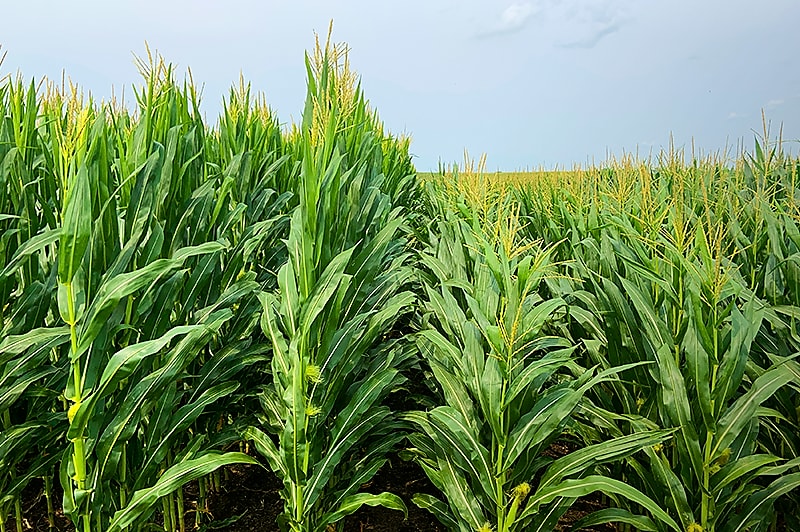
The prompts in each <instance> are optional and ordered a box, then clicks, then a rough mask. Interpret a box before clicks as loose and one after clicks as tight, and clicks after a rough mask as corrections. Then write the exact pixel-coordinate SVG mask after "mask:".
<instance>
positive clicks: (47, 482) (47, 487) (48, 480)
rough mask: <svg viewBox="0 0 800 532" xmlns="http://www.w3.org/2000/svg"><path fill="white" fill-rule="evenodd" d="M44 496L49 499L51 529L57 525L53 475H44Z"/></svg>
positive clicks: (48, 513)
mask: <svg viewBox="0 0 800 532" xmlns="http://www.w3.org/2000/svg"><path fill="white" fill-rule="evenodd" d="M44 496H45V498H46V499H47V524H48V526H49V527H50V529H54V528H55V527H56V511H55V509H54V508H53V477H51V476H50V475H46V476H45V477H44Z"/></svg>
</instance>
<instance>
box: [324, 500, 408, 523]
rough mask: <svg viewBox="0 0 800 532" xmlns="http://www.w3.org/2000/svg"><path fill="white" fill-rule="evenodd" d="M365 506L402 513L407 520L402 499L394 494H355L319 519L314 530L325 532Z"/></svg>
mask: <svg viewBox="0 0 800 532" xmlns="http://www.w3.org/2000/svg"><path fill="white" fill-rule="evenodd" d="M365 504H366V505H367V506H383V507H384V508H389V509H390V510H397V511H400V512H403V515H405V516H406V518H408V509H407V508H406V505H405V503H404V502H403V499H401V498H400V497H398V496H397V495H395V494H394V493H388V492H383V493H378V494H372V493H357V494H355V495H351V496H349V497H347V498H346V499H345V500H344V501H342V504H341V505H340V506H339V508H338V509H337V510H336V511H335V512H332V513H329V514H326V515H324V516H322V518H321V519H320V524H319V525H318V526H317V528H316V529H315V530H316V532H322V531H324V530H326V529H327V528H328V526H329V525H331V524H333V523H337V522H339V521H340V520H341V519H342V518H344V517H346V516H348V515H350V514H352V513H355V512H356V511H358V509H359V508H361V507H362V506H364V505H365Z"/></svg>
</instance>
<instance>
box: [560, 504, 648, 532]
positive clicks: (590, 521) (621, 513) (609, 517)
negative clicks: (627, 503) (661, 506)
mask: <svg viewBox="0 0 800 532" xmlns="http://www.w3.org/2000/svg"><path fill="white" fill-rule="evenodd" d="M605 523H624V524H626V525H631V526H633V527H634V528H635V529H636V530H639V531H642V532H658V530H659V529H658V527H656V524H655V523H654V522H653V520H652V519H650V518H649V517H647V516H644V515H635V514H632V513H631V512H629V511H628V510H623V509H621V508H606V509H604V510H598V511H596V512H592V513H590V514H589V515H587V516H586V517H582V518H580V519H578V520H577V521H575V522H574V523H572V529H573V530H582V529H584V528H589V527H592V526H597V525H602V524H605Z"/></svg>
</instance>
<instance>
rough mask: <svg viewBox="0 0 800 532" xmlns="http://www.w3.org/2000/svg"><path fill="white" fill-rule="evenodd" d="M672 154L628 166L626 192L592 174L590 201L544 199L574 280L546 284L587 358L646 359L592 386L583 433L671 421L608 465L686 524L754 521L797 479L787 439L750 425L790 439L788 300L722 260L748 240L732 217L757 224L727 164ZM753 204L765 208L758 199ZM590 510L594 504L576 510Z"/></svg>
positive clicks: (749, 524)
mask: <svg viewBox="0 0 800 532" xmlns="http://www.w3.org/2000/svg"><path fill="white" fill-rule="evenodd" d="M676 166H677V165H674V164H673V165H671V167H667V168H662V169H661V170H660V171H659V172H657V173H655V178H654V179H653V178H652V176H651V177H645V178H643V179H641V180H640V181H639V183H640V185H638V186H639V187H640V188H639V189H638V190H637V189H636V188H635V187H634V192H633V193H626V194H616V193H614V191H611V190H609V189H608V188H605V189H603V187H602V186H601V187H600V188H601V189H603V190H604V192H605V194H607V196H606V198H605V200H603V201H601V202H600V204H599V205H593V206H590V207H586V208H584V207H583V206H582V205H581V204H580V202H577V203H572V204H571V205H564V204H561V208H560V210H559V211H558V212H560V213H561V215H562V216H563V217H564V218H563V224H564V225H563V226H562V228H563V229H562V230H563V233H562V234H563V237H566V238H567V239H568V240H569V241H570V242H572V244H573V246H574V248H573V249H574V250H575V257H576V259H577V260H575V262H574V263H573V267H572V276H573V277H574V278H577V279H580V280H582V281H583V286H582V288H584V289H585V290H575V287H574V286H572V285H571V283H570V282H565V281H564V282H560V283H552V284H553V286H554V290H555V291H556V293H564V294H566V295H565V297H568V298H569V299H570V300H571V301H574V303H575V308H574V311H573V312H572V317H573V319H574V320H575V324H576V327H577V329H576V330H577V331H578V334H584V335H586V337H587V345H590V346H591V349H589V350H588V354H589V355H590V358H591V360H592V361H594V362H596V363H600V364H603V365H604V366H606V367H611V366H613V365H615V364H630V363H636V362H640V361H655V362H656V364H654V365H651V366H648V367H647V368H646V369H645V368H640V369H638V370H635V371H636V373H635V377H634V378H631V379H629V380H627V381H621V382H617V383H608V384H607V385H604V387H603V389H604V392H603V393H598V394H597V395H596V396H595V397H594V401H595V403H596V405H598V406H600V408H599V409H596V408H594V407H592V408H588V409H587V411H586V413H587V415H588V417H589V420H590V425H591V426H590V427H585V428H586V434H591V435H592V436H589V439H592V438H596V437H599V434H600V433H607V434H610V435H613V436H619V435H622V434H624V433H626V432H627V431H632V430H641V429H643V428H653V427H663V428H671V427H672V428H675V429H677V431H678V432H676V436H675V438H673V440H672V441H671V442H670V443H669V444H665V445H663V446H658V447H657V448H655V449H646V450H645V451H646V459H644V460H642V459H640V458H633V457H632V458H629V459H628V460H627V464H626V467H625V468H623V469H619V470H615V472H614V473H613V474H614V475H615V476H624V477H626V478H628V479H629V482H631V483H632V484H634V485H636V486H638V487H639V488H640V489H641V490H642V491H644V492H645V493H647V494H648V495H650V496H651V497H652V498H654V499H655V500H658V501H665V510H667V511H669V512H670V514H671V515H672V516H674V517H675V518H676V519H677V520H678V521H679V522H680V523H681V526H682V527H683V528H684V529H686V530H693V531H694V530H698V531H699V530H744V529H753V527H755V529H766V527H769V526H772V525H773V524H774V520H775V512H774V509H773V506H774V503H775V501H776V500H777V499H779V498H780V497H782V496H784V495H786V494H787V493H789V492H791V491H792V490H793V489H794V488H796V487H797V486H798V483H797V482H798V480H799V479H800V477H798V473H797V471H798V470H797V467H798V462H797V455H796V453H794V452H793V451H792V447H793V445H791V444H790V445H789V446H774V445H770V444H768V441H767V440H765V439H764V433H765V429H769V430H770V431H771V432H772V433H773V434H776V435H778V436H779V437H780V435H784V436H783V441H785V442H791V441H792V440H793V439H794V436H788V435H789V434H791V433H792V432H794V430H793V429H792V427H793V426H796V424H794V423H793V419H794V418H795V417H796V412H793V411H792V410H794V407H792V406H790V405H792V403H794V405H796V399H794V398H796V393H795V392H794V391H791V390H790V389H788V386H787V385H790V384H792V385H794V386H796V384H797V376H798V371H797V364H796V363H795V362H794V361H792V360H791V358H792V355H793V353H794V352H795V349H793V348H792V345H796V344H793V339H792V335H791V334H789V335H788V336H786V335H785V334H784V333H785V332H786V331H788V330H789V327H788V325H787V323H786V319H785V316H786V315H793V314H794V310H793V309H792V308H791V307H785V306H784V307H780V308H778V307H772V306H771V305H770V304H769V303H768V302H767V301H765V300H764V299H761V298H760V297H759V296H758V295H757V294H755V293H754V292H753V291H752V290H751V289H750V287H749V286H748V279H747V278H746V276H745V275H742V274H743V273H744V272H743V271H741V268H739V267H737V266H736V263H735V262H734V261H736V260H741V259H742V258H743V257H744V256H745V255H746V254H750V249H749V246H750V244H751V243H752V242H753V240H752V239H748V244H747V246H746V248H747V249H742V251H741V253H739V252H736V247H737V246H741V245H742V243H743V241H744V240H743V239H744V236H743V234H742V232H741V228H742V227H748V226H749V228H750V230H749V231H748V232H750V231H752V229H753V228H754V227H756V226H757V225H758V224H752V225H750V224H746V223H742V222H746V221H747V220H748V219H749V217H748V216H747V215H743V213H742V211H740V210H738V209H739V206H740V204H739V202H738V201H739V198H738V194H740V190H737V189H738V186H737V185H738V181H737V178H736V175H735V174H731V173H730V171H729V170H726V169H724V168H720V166H718V165H715V164H710V165H709V164H699V165H698V166H697V167H696V168H695V169H690V170H687V169H686V168H685V167H683V166H680V167H676ZM619 171H620V173H625V172H629V171H630V170H629V169H626V168H622V169H620V170H619ZM639 175H640V176H641V175H642V174H639ZM645 175H647V174H645ZM726 176H727V177H726ZM621 179H624V178H621ZM726 180H728V181H726ZM651 184H652V185H653V189H649V188H648V187H649V186H650V185H651ZM721 187H722V188H721ZM746 190H747V189H746ZM648 197H651V198H657V199H656V200H655V201H653V202H652V203H651V204H648V203H647V202H649V200H648ZM763 205H764V204H762V206H763ZM760 216H763V217H765V218H766V219H769V217H770V215H769V207H767V211H766V212H762V213H761V214H760ZM555 225H556V226H557V225H558V224H555ZM664 227H669V228H670V230H669V231H666V230H664ZM729 228H730V229H729ZM551 229H552V227H551ZM553 233H555V234H557V233H558V229H557V228H556V229H555V230H554V231H553ZM765 233H766V231H765ZM751 234H752V233H751ZM729 235H734V236H735V238H731V237H730V236H729ZM563 237H562V238H563ZM737 240H738V242H737ZM751 256H752V255H751ZM759 268H760V267H759ZM772 275H773V276H774V273H773V274H772ZM752 279H753V277H752V276H751V277H750V280H751V282H752ZM562 281H563V280H562ZM756 288H757V287H756ZM782 331H783V332H782ZM781 335H784V338H783V339H781V337H780V336H781ZM776 396H778V397H779V398H780V400H779V401H776ZM767 405H769V406H767ZM775 408H780V410H783V411H787V410H788V411H789V413H788V417H787V416H783V415H782V414H779V413H778V412H777V411H776V410H775ZM620 414H622V417H620ZM609 420H612V421H609ZM598 429H599V430H598ZM765 444H767V445H765ZM770 448H771V450H770ZM779 449H782V450H779ZM787 451H788V452H787ZM775 477H777V478H775ZM773 479H774V480H773ZM602 520H603V514H602V513H601V514H599V515H596V516H592V517H591V518H589V519H587V520H585V521H582V522H581V523H579V524H581V525H585V524H592V523H598V522H602Z"/></svg>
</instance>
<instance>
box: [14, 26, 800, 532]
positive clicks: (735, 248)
mask: <svg viewBox="0 0 800 532" xmlns="http://www.w3.org/2000/svg"><path fill="white" fill-rule="evenodd" d="M346 51H347V50H346V48H345V47H343V46H341V45H334V44H331V43H330V41H328V42H327V43H325V44H324V45H320V43H317V46H316V48H315V50H314V52H313V53H312V54H310V55H309V56H308V57H307V59H306V66H307V71H308V92H307V98H306V104H305V109H304V112H303V116H302V121H301V123H299V124H296V125H293V126H292V127H291V128H290V129H288V130H286V129H285V128H283V127H282V126H281V125H280V124H279V123H278V121H277V119H276V118H275V116H274V114H273V113H272V112H271V110H270V109H269V107H268V106H267V104H266V103H265V102H264V100H263V99H262V98H261V97H258V96H254V95H252V94H251V91H250V87H249V86H248V85H247V84H245V83H244V82H240V83H239V85H238V86H236V87H234V89H232V90H231V92H230V95H229V97H228V98H227V99H226V100H225V102H224V107H223V111H222V113H221V116H220V117H219V120H218V122H217V123H216V124H215V125H214V126H209V125H207V124H206V122H205V121H204V120H203V118H202V115H201V112H200V110H199V100H198V96H197V94H196V92H195V89H194V87H193V85H192V84H191V83H189V82H184V83H179V82H177V81H176V75H175V72H174V70H173V68H172V67H171V66H170V65H168V64H165V63H164V62H163V61H162V60H161V59H160V58H158V57H153V56H148V57H147V58H146V59H143V60H141V61H140V62H139V68H140V69H141V71H142V73H143V75H144V79H145V83H144V84H143V86H142V87H141V88H139V89H138V90H136V91H135V100H136V102H135V106H134V107H135V109H134V110H133V111H131V110H129V109H128V107H126V105H124V103H122V102H116V101H111V102H102V103H98V102H96V101H93V100H92V99H91V98H90V97H88V96H85V95H84V94H83V93H82V92H80V91H79V90H78V89H77V88H76V87H74V86H71V85H63V84H62V85H61V86H57V85H53V84H48V83H45V84H42V85H36V84H33V83H30V84H26V83H24V82H23V81H22V80H21V78H10V77H9V78H5V79H4V80H3V81H2V83H0V229H1V230H2V231H0V259H1V260H0V266H2V269H1V270H0V331H1V333H0V334H1V336H0V531H1V532H6V531H9V532H11V531H13V530H16V531H22V530H25V529H30V528H31V527H33V528H40V529H41V528H47V527H49V528H55V527H56V517H57V514H58V512H60V511H63V512H64V513H65V514H66V515H67V516H68V517H69V519H70V520H71V522H72V523H73V524H74V526H75V529H76V530H78V531H79V532H89V531H98V532H99V531H122V530H126V531H138V530H149V529H154V528H155V529H163V530H165V531H175V530H181V531H184V530H187V529H191V528H199V527H202V526H203V525H204V524H205V523H208V522H209V521H210V520H211V519H212V517H211V516H210V515H209V514H208V511H207V509H208V500H209V498H210V497H211V496H212V492H213V491H215V490H219V489H220V488H221V487H222V488H224V486H225V482H226V478H227V477H226V475H227V471H228V469H227V468H228V466H232V465H235V464H250V465H253V466H255V467H265V468H268V469H269V470H271V471H272V472H273V473H274V474H275V475H277V476H278V478H279V479H280V480H281V482H282V485H283V489H282V490H281V493H280V495H281V498H282V500H283V512H282V513H281V515H280V517H279V519H278V523H276V524H275V528H280V529H281V530H291V531H320V532H321V531H329V530H341V529H342V526H343V523H344V522H345V521H344V518H345V517H346V516H347V515H349V514H352V513H354V512H356V511H357V510H358V509H359V508H360V507H362V506H364V505H371V506H376V505H380V506H384V507H386V508H389V509H393V510H396V511H400V512H406V511H407V505H408V504H415V505H417V506H419V507H421V508H424V509H426V510H428V511H430V513H431V519H432V521H433V520H434V519H435V520H438V521H439V522H440V523H441V524H442V525H443V526H445V527H446V528H447V529H448V530H457V531H464V532H467V531H489V530H495V531H498V532H511V531H518V530H553V529H556V528H557V527H559V526H560V525H559V522H560V520H561V519H562V516H563V515H564V514H565V513H566V512H567V511H568V510H569V508H570V507H571V506H572V505H573V504H574V503H575V501H576V500H578V499H579V498H581V497H585V496H588V495H590V494H593V493H596V492H599V493H600V494H602V495H601V497H602V501H603V504H602V508H601V509H599V510H598V511H596V512H594V513H591V514H588V515H586V516H584V517H583V518H582V519H581V520H580V521H579V522H576V523H574V527H576V528H580V527H584V526H585V527H589V526H593V525H599V524H602V523H616V524H617V525H618V526H619V527H623V528H624V527H627V528H629V529H630V528H632V529H637V530H657V531H661V530H676V531H684V530H685V531H690V532H700V531H715V530H719V531H723V530H724V531H727V530H731V531H734V530H735V531H739V530H742V531H744V530H776V529H780V528H781V527H784V528H786V529H792V527H799V526H800V522H799V521H798V520H800V512H798V511H797V509H796V508H797V507H798V504H800V499H798V497H797V495H796V494H795V493H794V490H795V488H796V487H797V486H800V454H798V447H800V436H798V433H799V432H800V429H799V428H798V424H800V419H799V416H800V399H798V395H797V394H798V386H800V366H798V364H797V362H796V361H795V360H794V357H795V355H796V354H797V353H798V351H800V336H799V335H798V332H797V330H796V321H795V320H796V319H797V318H798V317H800V300H799V299H798V298H800V294H799V293H798V282H799V281H800V260H798V259H800V254H798V252H799V251H800V231H798V228H797V222H798V210H797V206H796V202H795V193H796V192H797V193H800V189H798V188H797V186H796V185H797V184H796V180H797V178H798V174H799V173H800V163H798V161H797V159H793V158H791V157H788V156H785V155H784V154H783V153H782V152H781V150H780V147H779V145H775V144H770V143H769V142H766V141H765V142H762V143H757V145H756V150H755V154H754V155H752V156H750V155H743V156H741V157H740V158H738V159H737V160H736V161H733V162H731V163H728V162H726V161H721V160H716V159H712V158H708V159H694V160H692V161H689V162H687V161H684V160H682V159H681V156H680V154H676V153H669V154H666V155H665V156H664V157H663V158H662V159H660V160H657V161H651V162H649V163H648V164H640V163H638V162H635V161H627V162H624V163H620V164H616V165H613V166H609V167H607V168H594V169H590V170H586V171H572V172H560V173H558V172H556V173H531V174H525V175H518V176H514V177H513V179H505V178H502V177H501V176H493V175H491V174H487V173H485V172H482V171H481V169H480V168H477V169H475V168H465V169H462V171H458V169H456V168H454V169H453V170H452V171H449V172H445V173H443V174H442V175H437V176H432V177H429V178H428V179H425V180H419V179H417V178H416V176H415V173H414V169H413V166H412V165H411V160H410V156H409V151H408V149H409V143H408V140H407V139H405V138H397V137H394V136H392V135H390V134H388V133H387V132H385V131H384V128H383V125H382V124H381V122H380V121H379V119H378V117H377V115H376V113H375V112H374V111H373V110H372V109H371V108H370V107H369V105H368V103H367V101H366V100H365V98H364V95H363V93H362V91H361V89H360V86H359V83H358V79H357V77H356V75H355V74H354V73H353V72H352V71H351V70H350V67H349V64H348V61H347V53H346ZM765 140H766V139H765ZM561 448H567V449H569V451H570V452H567V453H563V452H555V451H554V449H561ZM390 457H391V459H392V460H396V459H405V460H412V461H414V462H416V463H417V464H418V465H419V466H420V471H421V474H424V475H426V476H427V477H428V478H429V479H430V481H431V483H432V484H433V485H434V486H435V488H436V489H435V490H432V492H430V493H418V494H416V495H415V496H414V497H413V499H411V500H404V499H403V498H401V497H400V496H399V495H398V494H396V493H389V492H384V493H379V494H375V493H368V492H367V491H365V490H363V489H362V487H363V486H364V485H365V484H366V483H368V482H369V481H370V479H372V477H373V476H374V475H375V474H376V472H377V471H378V470H379V469H380V468H381V467H385V466H387V462H388V461H389V460H390ZM257 464H260V465H257ZM189 485H191V486H193V488H192V489H187V486H189ZM195 486H196V487H195ZM31 493H33V497H36V493H41V496H42V497H43V498H45V499H46V501H47V508H48V509H47V514H48V515H47V522H33V521H31V519H32V516H29V515H27V514H28V513H29V512H27V509H26V508H25V507H24V505H23V502H25V501H29V500H31V497H32V495H31ZM59 495H60V500H57V498H58V497H59ZM208 524H210V525H212V526H213V523H208Z"/></svg>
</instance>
